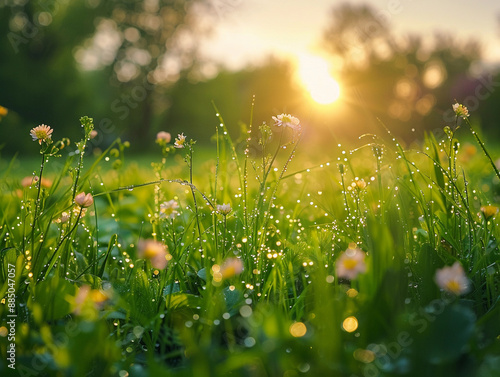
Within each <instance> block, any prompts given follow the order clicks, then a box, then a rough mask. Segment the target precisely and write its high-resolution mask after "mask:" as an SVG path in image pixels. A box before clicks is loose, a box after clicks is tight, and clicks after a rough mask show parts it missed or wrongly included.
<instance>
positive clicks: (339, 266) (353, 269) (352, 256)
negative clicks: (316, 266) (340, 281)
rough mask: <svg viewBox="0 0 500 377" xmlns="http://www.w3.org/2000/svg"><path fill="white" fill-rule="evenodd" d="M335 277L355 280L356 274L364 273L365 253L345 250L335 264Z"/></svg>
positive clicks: (356, 250)
mask: <svg viewBox="0 0 500 377" xmlns="http://www.w3.org/2000/svg"><path fill="white" fill-rule="evenodd" d="M335 271H336V273H337V277H339V278H345V279H349V280H352V279H356V277H357V276H358V274H360V273H363V272H365V271H366V264H365V253H364V252H363V251H361V250H359V249H350V248H349V249H347V250H346V251H344V252H343V253H342V254H340V256H339V257H338V259H337V262H336V263H335Z"/></svg>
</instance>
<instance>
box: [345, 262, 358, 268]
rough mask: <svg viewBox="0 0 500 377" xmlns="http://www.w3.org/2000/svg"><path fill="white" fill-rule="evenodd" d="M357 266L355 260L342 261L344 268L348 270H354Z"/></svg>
mask: <svg viewBox="0 0 500 377" xmlns="http://www.w3.org/2000/svg"><path fill="white" fill-rule="evenodd" d="M357 265H358V261H357V260H355V259H346V260H344V267H345V268H346V269H348V270H352V269H354V268H355V267H356V266H357Z"/></svg>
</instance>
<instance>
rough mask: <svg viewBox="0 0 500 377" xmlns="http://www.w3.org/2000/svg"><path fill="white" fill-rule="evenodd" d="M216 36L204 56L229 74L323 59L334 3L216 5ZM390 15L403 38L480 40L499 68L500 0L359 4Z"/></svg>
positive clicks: (371, 0) (232, 1)
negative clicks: (445, 35) (292, 59)
mask: <svg viewBox="0 0 500 377" xmlns="http://www.w3.org/2000/svg"><path fill="white" fill-rule="evenodd" d="M212 2H213V7H214V10H215V14H216V17H215V22H214V25H213V27H214V31H213V34H212V36H211V37H210V38H209V39H207V40H205V41H204V42H203V44H202V54H203V56H205V57H207V58H210V59H213V60H214V61H216V62H217V63H219V64H222V65H223V66H225V67H226V68H229V69H240V68H243V67H244V66H246V65H247V64H249V63H250V64H252V63H259V62H262V61H264V60H265V59H266V58H267V57H268V56H269V55H271V54H273V55H277V56H283V55H285V56H294V55H297V54H304V53H312V54H319V42H320V40H321V37H322V34H323V32H324V30H325V28H326V27H327V25H328V21H329V19H330V11H331V9H332V8H334V7H335V6H338V5H339V4H341V3H342V1H332V0H309V1H306V0H212ZM349 3H351V4H369V5H371V6H372V7H373V9H375V10H376V12H380V14H381V15H385V16H386V17H387V18H388V20H389V24H390V26H391V28H392V30H393V31H395V32H396V33H397V34H398V35H406V34H408V33H415V34H420V35H423V36H424V37H426V38H429V39H430V37H431V36H432V35H433V34H434V33H435V32H436V31H445V32H452V33H453V34H455V35H457V36H458V37H460V38H470V37H473V38H476V39H478V40H479V41H481V43H482V45H483V48H484V50H483V53H484V58H485V60H486V61H487V62H490V63H496V62H499V63H500V1H498V0H476V1H471V0H455V1H449V0H366V1H361V0H354V1H350V2H349Z"/></svg>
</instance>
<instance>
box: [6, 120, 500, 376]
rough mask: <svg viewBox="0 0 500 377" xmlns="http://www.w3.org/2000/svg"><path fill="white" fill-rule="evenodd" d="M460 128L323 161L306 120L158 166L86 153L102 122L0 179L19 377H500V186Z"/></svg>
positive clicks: (11, 340)
mask: <svg viewBox="0 0 500 377" xmlns="http://www.w3.org/2000/svg"><path fill="white" fill-rule="evenodd" d="M461 114H462V113H457V119H456V123H455V124H450V125H448V126H447V127H446V128H445V129H444V130H443V133H442V135H441V136H440V137H438V138H436V136H435V135H433V134H428V135H426V137H425V140H423V141H421V142H420V143H416V144H412V145H411V146H410V147H406V146H403V145H402V144H401V143H400V142H399V141H398V140H397V139H396V138H394V137H393V136H392V135H391V134H390V132H388V131H387V130H384V131H382V132H381V133H380V136H375V135H371V136H366V137H364V138H362V141H363V144H362V145H361V146H360V145H359V142H357V143H356V147H354V145H355V144H354V143H353V146H350V145H340V144H339V145H335V146H333V147H332V148H331V149H330V151H329V156H330V157H328V158H324V157H323V159H322V157H312V156H316V155H320V154H319V153H314V152H317V151H313V150H312V149H311V148H312V147H311V145H307V144H306V143H302V140H301V128H300V126H299V125H298V123H297V122H298V121H297V120H296V118H294V117H292V116H285V117H279V116H278V117H276V119H274V122H273V121H271V122H268V123H267V124H266V123H262V122H261V123H255V124H250V125H248V126H247V127H246V130H245V131H244V133H243V135H242V137H241V138H240V139H239V140H238V141H233V140H231V138H230V137H229V136H228V134H227V129H226V126H225V124H224V121H223V119H222V117H221V116H220V115H219V114H216V117H217V118H218V122H217V123H218V124H217V126H216V127H215V130H214V133H215V136H214V146H213V149H212V151H211V152H207V151H206V150H205V149H204V148H198V146H197V145H196V143H195V141H193V140H191V139H190V138H189V135H188V134H186V139H183V138H182V137H179V136H178V137H177V138H175V136H173V137H172V138H171V140H169V138H168V137H167V136H166V135H162V136H161V137H160V135H159V138H158V139H157V145H156V148H157V149H156V151H152V152H151V153H152V154H150V157H148V158H150V159H149V160H147V159H145V158H141V159H140V160H137V161H131V160H130V159H129V157H127V143H123V142H121V141H119V140H117V141H116V142H115V143H114V144H113V145H111V146H110V148H108V149H107V150H105V151H102V153H101V154H98V155H94V156H86V155H85V153H74V152H75V150H79V151H85V150H86V144H87V143H88V142H89V140H90V137H91V136H92V129H93V123H92V119H90V118H87V117H84V118H82V119H81V120H80V121H81V123H82V125H83V134H84V136H83V138H82V140H81V141H80V142H78V143H76V144H70V145H69V146H68V145H66V144H67V141H66V140H64V139H63V140H61V141H58V140H57V138H56V136H55V134H57V133H58V132H57V130H54V135H52V138H51V139H48V138H47V139H45V140H41V142H40V143H38V140H36V141H35V142H34V144H33V145H34V148H38V147H39V148H40V151H41V152H40V153H41V155H40V158H39V159H37V160H35V161H27V160H24V161H22V163H20V162H18V161H17V160H14V161H6V160H2V162H1V165H0V166H1V168H2V170H1V171H0V177H1V179H2V189H1V190H0V208H1V210H0V242H1V243H0V245H1V246H0V266H1V269H0V283H1V285H0V290H1V294H0V296H1V297H3V298H4V299H3V300H2V305H0V317H1V318H2V324H1V327H0V337H1V339H2V342H1V343H0V350H1V352H0V354H1V359H0V370H1V371H2V373H1V375H2V376H4V375H19V376H38V375H40V376H121V377H124V376H169V375H181V376H197V377H203V376H229V375H232V376H287V377H291V376H301V375H311V376H349V377H353V376H451V375H453V376H495V375H496V373H498V370H499V369H500V356H499V355H500V339H499V335H500V304H499V300H498V298H499V294H500V279H499V275H500V272H499V270H500V266H499V260H500V251H499V249H498V243H497V242H498V241H497V239H498V234H499V231H498V226H497V219H496V216H497V213H498V207H497V206H496V203H497V200H498V190H499V184H500V181H499V177H498V175H499V174H498V170H497V168H496V166H495V161H494V153H492V152H491V151H489V149H488V143H486V145H485V143H484V142H483V140H482V139H481V138H480V137H479V136H478V135H477V134H476V133H475V131H474V130H473V129H472V126H471V125H470V123H469V120H468V118H467V117H466V116H462V115H461ZM458 125H461V128H460V129H459V128H458ZM471 136H472V138H471V140H472V141H473V142H475V144H472V143H470V142H469V143H461V141H460V140H461V138H468V137H471ZM174 139H175V141H174ZM68 149H70V150H71V151H73V153H69V154H68V152H67V151H68ZM59 155H62V156H59ZM21 160H22V159H21ZM146 160H147V161H146ZM29 164H32V166H31V167H28V168H26V166H27V165H28V166H29ZM21 166H22V168H21ZM24 169H26V170H28V171H29V172H30V173H29V174H27V178H26V177H24V179H23V175H24V171H25V170H24ZM12 320H14V323H15V325H14V326H11V324H12ZM8 321H11V322H8ZM12 344H14V345H15V347H14V349H15V351H14V352H13V351H12V349H13V348H12ZM12 355H13V356H12Z"/></svg>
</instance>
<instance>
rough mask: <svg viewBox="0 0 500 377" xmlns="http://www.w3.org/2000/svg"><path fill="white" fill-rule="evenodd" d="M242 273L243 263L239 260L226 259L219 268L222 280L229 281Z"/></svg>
mask: <svg viewBox="0 0 500 377" xmlns="http://www.w3.org/2000/svg"><path fill="white" fill-rule="evenodd" d="M242 272H243V262H242V261H241V259H239V258H228V259H226V260H225V261H224V263H223V264H222V266H221V268H220V273H221V277H222V279H229V278H231V277H233V276H235V275H239V274H241V273H242Z"/></svg>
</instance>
